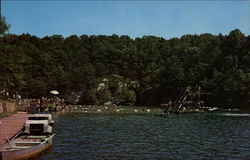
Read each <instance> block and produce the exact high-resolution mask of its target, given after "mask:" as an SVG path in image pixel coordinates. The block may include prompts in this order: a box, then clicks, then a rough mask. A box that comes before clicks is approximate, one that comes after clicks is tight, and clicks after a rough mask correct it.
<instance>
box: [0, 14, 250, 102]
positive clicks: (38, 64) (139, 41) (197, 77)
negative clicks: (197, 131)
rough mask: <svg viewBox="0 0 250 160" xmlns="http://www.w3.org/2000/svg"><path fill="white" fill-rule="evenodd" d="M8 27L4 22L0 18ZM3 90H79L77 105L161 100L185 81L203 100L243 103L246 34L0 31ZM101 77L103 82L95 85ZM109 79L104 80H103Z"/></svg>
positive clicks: (247, 72)
mask: <svg viewBox="0 0 250 160" xmlns="http://www.w3.org/2000/svg"><path fill="white" fill-rule="evenodd" d="M3 22H4V23H3ZM1 25H5V26H6V27H5V29H4V30H1V34H2V35H3V33H5V32H6V30H7V29H8V28H9V25H7V24H6V22H5V19H4V18H3V17H2V21H1ZM0 57H1V58H0V74H1V76H0V88H6V89H8V90H15V91H20V92H21V93H22V94H23V96H24V97H25V96H26V97H31V96H41V95H46V94H47V93H48V91H49V90H51V89H55V88H57V89H58V90H59V91H60V93H62V95H63V94H65V93H69V92H81V93H82V95H81V98H80V99H81V101H80V103H82V104H103V103H105V102H107V101H112V102H115V103H117V104H128V103H131V104H133V103H136V104H137V105H145V104H147V105H159V104H160V103H165V102H166V101H167V100H169V99H172V100H174V98H175V97H176V96H177V95H178V93H179V92H180V91H182V90H183V88H185V87H186V86H187V85H192V86H193V87H195V86H198V85H199V86H201V87H202V88H203V90H205V91H207V92H210V93H212V94H210V95H209V96H208V99H207V103H210V104H211V105H213V106H214V105H220V106H244V105H245V106H247V105H248V104H249V98H250V80H249V79H250V68H249V64H250V36H245V35H244V34H242V33H241V32H240V31H239V30H237V29H236V30H233V31H231V32H230V34H229V35H225V36H223V35H221V34H220V35H218V36H215V35H211V34H201V35H184V36H182V37H181V38H172V39H169V40H165V39H163V38H159V37H154V36H144V37H142V38H136V39H134V40H133V39H131V38H130V37H128V36H117V35H112V36H87V35H82V36H80V37H78V36H76V35H72V36H70V37H66V38H64V37H62V36H61V35H54V36H50V37H48V36H46V37H44V38H37V37H35V36H31V35H29V34H23V35H19V36H17V35H11V34H5V35H4V36H2V37H0ZM104 78H107V79H108V84H107V86H106V87H105V88H104V89H102V90H98V86H99V84H100V83H102V80H103V79H104ZM105 83H106V82H105Z"/></svg>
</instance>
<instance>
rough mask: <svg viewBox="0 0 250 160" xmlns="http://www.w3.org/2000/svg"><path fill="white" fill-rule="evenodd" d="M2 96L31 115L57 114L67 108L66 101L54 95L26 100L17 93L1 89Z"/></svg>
mask: <svg viewBox="0 0 250 160" xmlns="http://www.w3.org/2000/svg"><path fill="white" fill-rule="evenodd" d="M0 95H1V96H2V97H4V98H7V99H10V100H14V101H16V104H17V107H19V108H23V109H22V110H23V111H27V112H29V113H39V112H57V111H60V110H63V109H64V108H65V103H64V99H60V98H58V97H57V96H55V95H53V96H50V97H40V98H30V99H24V98H22V97H21V95H20V94H18V93H17V92H14V93H12V92H9V91H7V90H5V89H0Z"/></svg>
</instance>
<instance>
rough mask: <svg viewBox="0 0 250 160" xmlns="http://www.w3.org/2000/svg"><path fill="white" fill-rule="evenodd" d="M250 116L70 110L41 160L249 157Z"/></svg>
mask: <svg viewBox="0 0 250 160" xmlns="http://www.w3.org/2000/svg"><path fill="white" fill-rule="evenodd" d="M249 124H250V116H227V115H223V113H203V114H186V115H168V116H158V115H154V114H142V115H140V114H84V113H65V114H61V115H58V116H57V117H56V119H55V127H54V132H55V133H56V134H57V135H56V138H55V140H54V144H53V148H51V149H50V150H49V151H48V152H46V153H45V154H44V155H43V156H41V157H38V158H37V159H36V160H47V159H50V160H58V159H60V160H73V159H85V160H88V159H90V160H95V159H143V160H144V159H195V160H199V159H202V160H204V159H234V160H236V159H242V160H245V159H248V158H249V156H250V155H249V153H250V141H249V139H250V125H249Z"/></svg>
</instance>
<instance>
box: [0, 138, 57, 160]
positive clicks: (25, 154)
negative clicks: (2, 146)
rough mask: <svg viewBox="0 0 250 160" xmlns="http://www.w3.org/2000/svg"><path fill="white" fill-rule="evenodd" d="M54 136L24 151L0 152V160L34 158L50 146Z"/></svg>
mask: <svg viewBox="0 0 250 160" xmlns="http://www.w3.org/2000/svg"><path fill="white" fill-rule="evenodd" d="M53 137H54V135H51V136H50V137H49V138H48V139H47V140H45V141H44V142H42V143H40V144H38V145H35V146H32V147H30V148H26V149H20V150H5V151H1V152H0V160H24V159H29V158H32V157H36V156H38V155H40V154H41V153H43V152H44V151H46V150H47V149H48V148H50V147H51V146H52V143H53Z"/></svg>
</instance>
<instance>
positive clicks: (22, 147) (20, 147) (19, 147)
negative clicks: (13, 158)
mask: <svg viewBox="0 0 250 160" xmlns="http://www.w3.org/2000/svg"><path fill="white" fill-rule="evenodd" d="M30 147H32V146H13V147H8V148H7V149H26V148H30Z"/></svg>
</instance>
